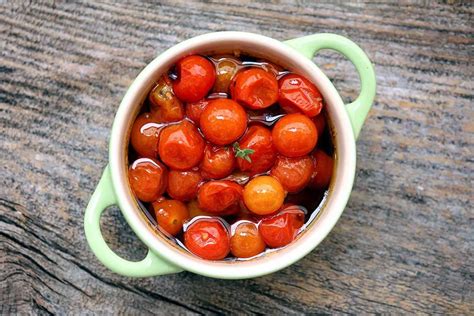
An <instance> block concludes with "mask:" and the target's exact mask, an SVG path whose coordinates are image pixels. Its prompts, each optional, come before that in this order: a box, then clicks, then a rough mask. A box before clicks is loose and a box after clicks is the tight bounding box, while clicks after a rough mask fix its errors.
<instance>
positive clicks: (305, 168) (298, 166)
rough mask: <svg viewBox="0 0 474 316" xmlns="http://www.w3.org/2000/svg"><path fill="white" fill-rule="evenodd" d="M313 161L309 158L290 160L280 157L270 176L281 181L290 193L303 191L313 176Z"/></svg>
mask: <svg viewBox="0 0 474 316" xmlns="http://www.w3.org/2000/svg"><path fill="white" fill-rule="evenodd" d="M313 170H314V167H313V160H312V159H311V157H309V156H302V157H296V158H289V157H285V156H279V157H278V158H277V160H276V163H275V165H274V166H273V168H272V170H271V172H270V174H271V175H272V176H273V177H275V178H277V179H278V181H280V183H281V185H282V186H283V188H284V189H285V190H286V191H288V192H289V193H296V192H299V191H301V190H303V189H304V188H305V187H306V185H307V184H308V183H309V181H310V180H311V175H312V174H313Z"/></svg>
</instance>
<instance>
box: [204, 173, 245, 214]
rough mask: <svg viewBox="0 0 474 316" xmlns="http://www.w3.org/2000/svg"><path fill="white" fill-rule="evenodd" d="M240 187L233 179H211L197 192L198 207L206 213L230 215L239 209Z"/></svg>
mask: <svg viewBox="0 0 474 316" xmlns="http://www.w3.org/2000/svg"><path fill="white" fill-rule="evenodd" d="M241 198H242V187H241V186H240V185H238V184H237V183H235V182H233V181H227V180H213V181H209V182H206V183H204V184H203V185H202V186H201V188H200V189H199V192H198V203H199V207H200V208H201V209H202V210H204V211H205V212H208V213H213V214H219V215H230V214H235V213H237V212H239V211H240V206H239V202H240V200H241Z"/></svg>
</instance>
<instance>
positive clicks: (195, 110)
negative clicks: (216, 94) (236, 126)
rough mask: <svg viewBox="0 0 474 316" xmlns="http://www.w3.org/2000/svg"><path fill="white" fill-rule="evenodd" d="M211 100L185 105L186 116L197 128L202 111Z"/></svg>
mask: <svg viewBox="0 0 474 316" xmlns="http://www.w3.org/2000/svg"><path fill="white" fill-rule="evenodd" d="M210 101H211V100H209V99H203V100H200V101H197V102H192V103H188V104H186V116H187V117H188V118H189V119H190V120H191V121H193V123H194V125H196V126H197V127H199V120H200V118H201V114H202V111H204V109H205V108H206V106H207V105H208V104H209V102H210Z"/></svg>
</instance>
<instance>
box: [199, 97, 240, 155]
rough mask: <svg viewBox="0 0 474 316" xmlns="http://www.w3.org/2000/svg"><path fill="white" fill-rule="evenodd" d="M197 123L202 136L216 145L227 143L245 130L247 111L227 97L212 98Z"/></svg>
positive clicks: (234, 139)
mask: <svg viewBox="0 0 474 316" xmlns="http://www.w3.org/2000/svg"><path fill="white" fill-rule="evenodd" d="M199 125H200V127H201V131H202V133H203V134H204V137H205V138H206V139H207V140H209V141H210V142H211V143H213V144H216V145H220V146H223V145H228V144H230V143H232V142H234V141H236V140H237V139H239V137H240V136H242V134H243V133H244V132H245V129H246V128H247V113H246V112H245V110H244V109H243V108H242V107H241V106H240V105H239V104H238V103H236V102H234V101H232V100H229V99H215V100H212V101H211V102H210V103H209V104H208V105H207V106H206V108H205V109H204V111H202V114H201V119H200V120H199Z"/></svg>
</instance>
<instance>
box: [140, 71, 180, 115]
mask: <svg viewBox="0 0 474 316" xmlns="http://www.w3.org/2000/svg"><path fill="white" fill-rule="evenodd" d="M148 99H149V100H150V110H151V113H152V115H153V117H154V118H155V119H156V120H157V121H158V122H159V123H164V122H176V121H180V120H182V119H183V117H184V108H183V105H182V104H181V101H179V99H178V98H177V97H176V96H175V95H174V93H173V89H172V87H171V82H170V80H169V78H168V76H166V75H163V76H161V78H160V79H159V80H158V82H157V83H156V85H155V87H154V88H153V89H152V90H151V92H150V94H149V96H148Z"/></svg>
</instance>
